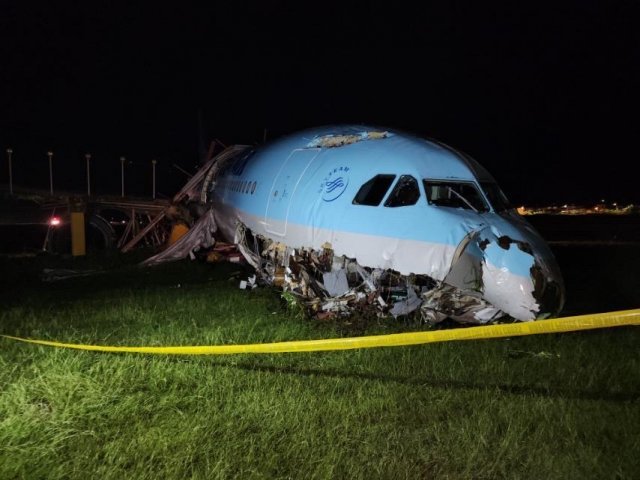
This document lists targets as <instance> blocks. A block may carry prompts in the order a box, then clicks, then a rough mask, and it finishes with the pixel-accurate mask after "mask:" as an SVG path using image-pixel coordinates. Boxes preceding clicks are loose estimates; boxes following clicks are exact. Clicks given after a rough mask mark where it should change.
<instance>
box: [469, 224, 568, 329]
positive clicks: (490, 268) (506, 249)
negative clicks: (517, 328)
mask: <svg viewBox="0 0 640 480" xmlns="http://www.w3.org/2000/svg"><path fill="white" fill-rule="evenodd" d="M503 227H504V228H499V227H497V226H496V225H492V226H491V227H486V228H484V229H482V230H480V231H479V232H478V235H477V236H476V242H477V245H478V247H479V249H480V251H481V255H482V283H483V289H484V294H483V297H484V298H485V299H486V300H487V301H489V302H490V303H491V304H493V305H494V306H496V307H497V308H499V309H500V310H502V311H503V312H505V313H507V314H508V315H510V316H512V317H513V318H515V319H518V320H523V321H527V320H535V319H542V318H548V317H554V316H557V315H558V314H559V313H560V311H561V310H562V307H563V306H564V282H563V280H562V275H561V273H560V269H559V268H558V265H557V263H556V260H555V258H554V256H553V254H552V252H551V250H550V249H549V247H548V246H547V245H546V243H545V242H544V240H543V239H542V238H541V237H540V236H539V235H538V234H537V233H536V232H535V231H534V230H533V229H523V228H522V227H521V226H520V225H517V224H513V223H511V224H510V225H503Z"/></svg>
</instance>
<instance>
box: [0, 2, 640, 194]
mask: <svg viewBox="0 0 640 480" xmlns="http://www.w3.org/2000/svg"><path fill="white" fill-rule="evenodd" d="M182 3H183V2H174V4H175V5H174V6H171V7H166V6H159V5H158V4H153V3H147V4H146V5H144V6H136V5H126V6H122V7H117V6H114V4H113V2H46V3H45V2H8V1H4V2H2V3H1V4H0V5H1V6H0V40H1V41H0V86H1V90H0V147H1V149H2V150H1V151H0V153H1V154H2V157H0V158H1V160H2V161H1V162H0V183H7V182H8V173H7V161H6V154H5V149H6V148H7V147H11V148H13V150H14V154H13V163H14V184H19V185H30V186H34V187H41V188H44V189H47V188H48V166H47V165H48V164H47V156H46V152H47V150H49V149H51V150H53V151H54V185H56V186H58V187H59V188H66V189H76V190H82V189H83V188H85V187H84V186H85V185H86V184H85V183H84V182H85V176H84V175H85V170H84V168H85V163H84V162H85V161H84V153H85V152H91V154H92V176H93V178H94V182H95V184H94V187H93V191H94V192H96V193H109V192H114V193H119V190H120V162H119V158H120V156H121V155H124V156H126V158H127V176H126V177H127V191H130V192H135V193H140V194H149V193H150V189H151V186H150V184H151V181H150V172H151V163H150V162H151V159H152V158H156V159H157V160H158V190H159V191H160V196H162V195H165V196H171V195H172V194H173V193H175V192H176V191H177V189H179V188H180V186H181V185H182V183H184V181H185V180H186V177H185V176H184V175H183V174H182V173H180V172H179V171H178V170H177V169H176V168H174V167H173V166H172V164H174V163H175V164H177V165H179V166H181V167H182V168H183V169H185V170H187V171H190V172H193V171H194V170H195V168H196V165H197V164H198V162H199V161H200V158H201V154H202V153H201V150H202V148H203V145H204V146H206V145H208V144H209V142H210V141H211V140H212V139H214V138H217V139H219V140H221V141H222V142H224V143H225V144H232V143H243V144H259V143H261V142H262V140H263V136H264V134H265V129H266V135H267V139H273V138H276V137H278V136H280V135H283V134H286V133H289V132H292V131H295V130H299V129H302V128H306V127H309V126H317V125H325V124H335V123H351V122H355V123H371V124H375V125H381V126H387V127H395V128H400V129H404V130H408V131H410V132H414V133H416V134H419V135H423V136H428V137H433V138H436V139H438V140H441V141H443V142H445V143H448V144H450V145H452V146H454V147H456V148H459V149H461V150H463V151H465V152H467V153H468V154H470V155H471V156H473V157H474V158H476V160H478V161H479V162H480V163H481V164H483V165H484V166H485V167H486V168H487V169H488V170H489V171H490V172H491V173H492V174H493V175H494V177H496V179H497V180H498V182H499V183H500V184H501V186H502V187H503V190H504V191H505V193H506V194H507V196H509V197H510V199H511V200H512V201H513V202H514V203H516V204H521V203H529V204H535V203H552V202H560V203H573V202H589V201H598V200H599V199H601V198H604V199H606V200H608V201H618V202H634V203H640V194H639V193H638V191H639V189H638V188H637V183H638V181H637V177H636V176H634V175H632V174H631V169H632V167H633V166H634V165H637V163H638V159H640V156H639V155H638V153H637V150H638V148H637V147H636V142H637V140H638V134H639V133H640V128H639V126H640V122H639V120H638V118H639V115H640V112H639V109H638V106H639V105H638V104H639V102H638V100H639V94H638V90H639V89H640V33H639V32H640V28H638V25H639V24H640V15H639V14H640V4H639V3H637V2H633V1H607V2H604V1H601V2H593V1H580V2H577V1H576V2H574V1H558V2H551V3H548V4H545V3H544V2H500V3H496V2H468V3H467V2H438V4H437V6H431V7H425V6H421V7H417V6H413V7H410V6H407V5H402V4H401V3H400V2H393V1H386V2H380V3H376V2H353V3H352V4H349V5H347V4H346V2H345V3H337V4H332V3H327V2H313V3H312V2H278V1H270V2H256V3H255V4H253V3H245V2H235V1H234V2H219V4H216V2H209V6H207V7H203V8H201V9H197V8H192V7H187V6H185V5H183V4H182ZM418 3H421V2H418Z"/></svg>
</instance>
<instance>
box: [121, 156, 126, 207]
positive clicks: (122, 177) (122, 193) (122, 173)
mask: <svg viewBox="0 0 640 480" xmlns="http://www.w3.org/2000/svg"><path fill="white" fill-rule="evenodd" d="M125 160H126V159H125V158H124V157H120V192H121V193H120V195H121V196H122V197H123V198H124V162H125Z"/></svg>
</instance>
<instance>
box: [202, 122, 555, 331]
mask: <svg viewBox="0 0 640 480" xmlns="http://www.w3.org/2000/svg"><path fill="white" fill-rule="evenodd" d="M212 168H216V166H215V165H214V167H212ZM202 191H203V196H204V197H205V198H203V200H205V202H206V203H208V204H211V205H212V209H213V214H214V216H215V223H216V225H217V228H218V234H216V236H218V235H221V236H222V237H223V238H224V239H226V240H227V241H232V242H235V243H237V244H238V246H239V248H240V250H241V251H242V253H243V255H244V256H245V258H246V259H247V260H248V261H249V262H250V263H251V264H252V265H253V266H254V267H255V268H256V271H257V273H258V277H259V278H260V279H261V280H262V281H264V282H266V283H269V284H273V285H277V286H281V287H282V288H283V289H285V290H289V291H291V292H292V293H293V294H295V295H299V296H300V297H301V298H302V299H303V301H304V302H305V303H306V305H307V306H308V307H309V308H310V309H311V310H312V311H314V312H316V313H317V314H318V315H319V316H326V315H331V314H349V313H350V312H352V311H354V310H356V309H365V310H369V309H375V310H376V311H377V312H381V313H383V314H391V315H394V316H397V315H404V314H409V313H411V312H419V313H420V315H421V316H422V318H423V319H424V320H425V321H427V322H430V323H435V322H438V321H440V320H443V319H444V318H447V317H449V318H452V319H454V320H456V321H459V322H467V323H486V322H489V321H492V320H496V319H499V318H502V317H506V316H508V317H511V318H513V319H516V320H521V321H528V320H535V319H539V318H546V317H550V316H555V315H557V314H558V313H559V312H560V310H561V309H562V306H563V303H564V286H563V281H562V277H561V274H560V271H559V269H558V267H557V264H556V262H555V259H554V257H553V254H552V253H551V251H550V249H549V248H548V246H547V245H546V243H545V242H544V240H543V239H542V238H541V237H540V235H539V234H538V233H537V232H536V231H535V230H534V229H533V228H532V227H531V226H530V225H529V224H528V222H526V220H524V219H523V218H522V217H520V216H519V215H518V214H517V213H516V211H515V210H514V209H512V208H511V207H510V206H509V205H508V202H507V200H506V198H505V197H504V194H503V193H502V192H501V190H500V188H499V187H498V185H497V184H496V182H495V180H494V179H493V177H492V176H491V175H490V174H489V173H488V172H487V171H486V170H485V169H484V168H483V167H482V166H480V165H479V164H478V163H477V162H476V161H474V160H473V159H472V158H470V157H469V156H467V155H465V154H463V153H461V152H458V151H456V150H454V149H452V148H451V147H448V146H446V145H443V144H441V143H439V142H435V141H431V140H427V139H423V138H419V137H416V136H413V135H409V134H406V133H403V132H399V131H394V130H388V129H380V128H372V127H363V126H328V127H322V128H316V129H310V130H306V131H302V132H299V133H296V134H292V135H289V136H287V137H285V138H282V139H280V140H277V141H274V142H272V143H270V144H266V145H264V146H261V147H258V148H249V149H247V150H244V151H242V152H240V153H238V154H237V155H236V156H235V157H233V158H232V159H230V161H228V162H226V163H225V164H224V165H218V166H217V171H216V174H215V175H208V176H207V183H206V184H205V185H203V190H202Z"/></svg>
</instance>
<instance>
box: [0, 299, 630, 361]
mask: <svg viewBox="0 0 640 480" xmlns="http://www.w3.org/2000/svg"><path fill="white" fill-rule="evenodd" d="M627 325H640V309H636V310H622V311H618V312H609V313H597V314H593V315H581V316H574V317H565V318H558V319H553V320H538V321H536V322H526V323H510V324H503V325H484V326H479V327H466V328H456V329H451V330H436V331H430V332H411V333H395V334H390V335H375V336H367V337H347V338H329V339H323V340H300V341H292V342H277V343H256V344H248V345H210V346H206V345H203V346H188V347H112V346H101V345H82V344H74V343H59V342H49V341H46V340H31V339H26V338H19V337H11V336H9V335H2V336H3V337H5V338H10V339H13V340H18V341H21V342H27V343H35V344H37V345H48V346H51V347H60V348H74V349H77V350H92V351H96V352H129V353H153V354H160V355H229V354H234V353H286V352H319V351H328V350H351V349H356V348H374V347H398V346H402V345H420V344H423V343H434V342H448V341H452V340H479V339H488V338H501V337H516V336H521V335H537V334H540V333H562V332H574V331H578V330H591V329H595V328H607V327H621V326H627Z"/></svg>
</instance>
